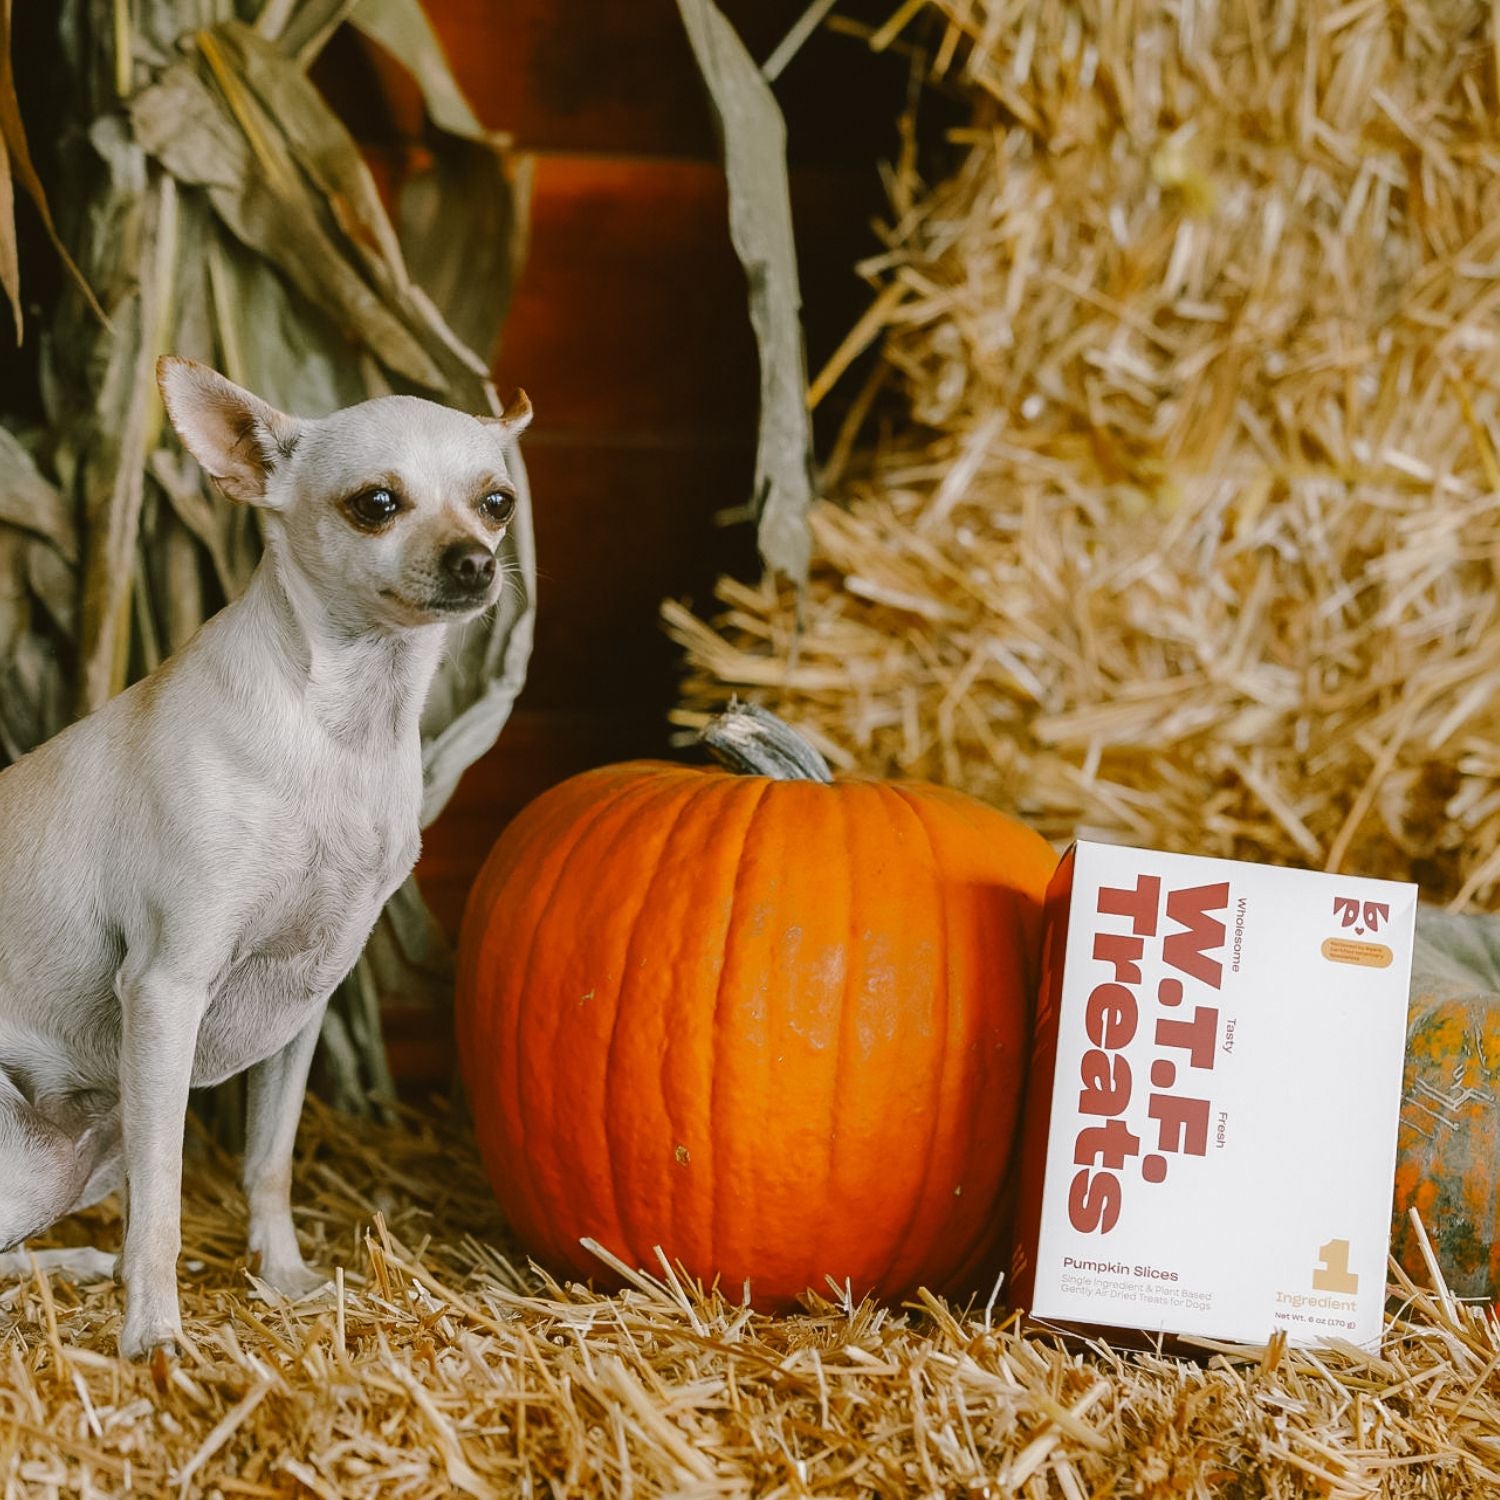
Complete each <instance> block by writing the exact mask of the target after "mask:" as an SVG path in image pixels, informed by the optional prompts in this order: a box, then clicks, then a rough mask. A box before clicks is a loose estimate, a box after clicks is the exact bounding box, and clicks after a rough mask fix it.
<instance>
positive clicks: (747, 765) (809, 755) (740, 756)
mask: <svg viewBox="0 0 1500 1500" xmlns="http://www.w3.org/2000/svg"><path fill="white" fill-rule="evenodd" d="M698 738H699V739H700V740H702V742H703V743H704V744H705V745H707V746H708V750H709V754H710V755H712V756H713V758H714V759H715V760H716V761H718V762H719V764H720V765H723V766H727V767H728V768H729V769H730V770H731V771H737V772H738V773H739V774H740V775H741V776H769V777H770V778H771V779H772V780H773V781H821V782H824V783H827V782H831V781H832V780H833V772H832V771H830V770H829V769H828V762H827V761H826V760H824V759H823V757H822V756H821V755H819V754H818V752H817V751H816V750H814V749H813V747H812V746H811V745H809V744H808V743H807V741H806V740H805V739H803V738H802V736H801V735H800V734H798V733H797V731H796V730H795V729H793V728H792V727H791V725H789V724H784V723H782V721H781V720H780V719H778V718H777V717H776V715H775V714H773V713H769V712H767V711H766V710H765V709H763V708H757V707H756V706H755V705H754V704H753V703H741V702H740V700H739V699H738V698H731V699H730V700H729V707H728V708H726V709H725V710H724V712H723V713H721V714H717V715H715V717H713V718H712V719H710V720H709V721H708V723H707V724H706V725H704V727H703V732H702V733H701V734H700V735H699V736H698Z"/></svg>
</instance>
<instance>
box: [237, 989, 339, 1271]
mask: <svg viewBox="0 0 1500 1500" xmlns="http://www.w3.org/2000/svg"><path fill="white" fill-rule="evenodd" d="M322 1025H323V1012H322V1010H321V1009H320V1010H319V1011H318V1013H317V1015H315V1016H314V1017H313V1018H312V1020H311V1021H309V1022H308V1023H307V1025H306V1026H304V1027H303V1028H302V1030H301V1031H300V1032H298V1033H297V1035H296V1036H295V1037H293V1038H292V1040H291V1041H290V1042H288V1043H287V1044H286V1046H285V1047H283V1048H282V1049H281V1051H280V1052H276V1053H273V1054H272V1055H271V1056H270V1057H268V1058H267V1059H266V1060H265V1061H264V1062H259V1063H256V1064H255V1066H254V1067H253V1068H251V1069H250V1087H249V1091H248V1092H249V1114H248V1118H247V1120H246V1127H245V1197H246V1198H247V1199H248V1200H249V1204H250V1252H251V1254H252V1255H254V1254H259V1256H260V1270H259V1275H260V1277H261V1279H262V1280H263V1281H267V1282H269V1283H270V1284H271V1285H272V1286H273V1287H275V1288H276V1290H277V1291H279V1292H284V1293H286V1295H287V1296H289V1297H300V1296H305V1295H306V1294H307V1293H308V1292H311V1291H314V1290H315V1289H316V1288H318V1287H319V1286H321V1285H322V1284H323V1282H324V1280H325V1278H324V1277H322V1276H319V1275H318V1273H317V1272H316V1271H312V1270H309V1269H308V1267H307V1265H306V1264H305V1263H304V1262H303V1259H302V1250H301V1247H300V1246H299V1245H298V1244H297V1231H296V1230H295V1229H294V1228H293V1227H292V1150H293V1147H294V1146H295V1145H296V1141H297V1121H298V1119H299V1118H300V1117H301V1114H302V1100H303V1096H304V1095H305V1094H306V1092H307V1070H308V1068H309V1067H310V1066H311V1065H312V1057H313V1051H314V1050H315V1049H316V1047H317V1045H318V1032H319V1031H320V1030H321V1028H322Z"/></svg>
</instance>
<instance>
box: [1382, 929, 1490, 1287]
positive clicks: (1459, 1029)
mask: <svg viewBox="0 0 1500 1500" xmlns="http://www.w3.org/2000/svg"><path fill="white" fill-rule="evenodd" d="M1419 930H1420V924H1419ZM1401 1099H1402V1103H1401V1128H1400V1132H1399V1135H1398V1138H1397V1150H1396V1203H1395V1209H1396V1212H1395V1221H1394V1223H1393V1224H1392V1240H1393V1244H1392V1251H1393V1253H1394V1254H1395V1256H1396V1258H1397V1259H1398V1260H1399V1261H1400V1262H1401V1265H1402V1267H1403V1268H1404V1269H1405V1271H1406V1272H1407V1274H1408V1275H1410V1276H1411V1277H1412V1279H1413V1280H1414V1281H1416V1283H1417V1284H1418V1285H1419V1286H1426V1285H1428V1284H1429V1281H1430V1277H1429V1275H1428V1272H1427V1268H1426V1265H1425V1263H1424V1261H1423V1259H1422V1253H1421V1247H1420V1245H1419V1243H1418V1240H1417V1236H1416V1233H1415V1231H1414V1230H1413V1229H1412V1227H1411V1222H1410V1219H1409V1217H1408V1211H1409V1210H1410V1209H1412V1208H1415V1209H1416V1210H1417V1212H1418V1213H1419V1214H1420V1215H1421V1218H1422V1226H1423V1228H1424V1229H1425V1230H1426V1231H1427V1235H1428V1238H1429V1239H1431V1241H1432V1246H1433V1250H1434V1251H1435V1252H1436V1254H1437V1261H1438V1265H1439V1266H1440V1267H1441V1268H1442V1271H1443V1276H1444V1279H1445V1280H1446V1281H1447V1283H1448V1285H1449V1287H1450V1289H1451V1290H1452V1291H1454V1292H1455V1293H1457V1294H1458V1295H1460V1296H1465V1297H1483V1296H1490V1297H1493V1296H1496V1295H1500V1004H1497V997H1496V995H1494V994H1493V993H1490V992H1488V991H1486V990H1481V989H1479V988H1478V986H1477V985H1476V986H1475V990H1474V992H1473V993H1472V994H1468V995H1459V994H1454V993H1452V992H1451V991H1445V989H1444V988H1443V987H1441V986H1438V987H1433V988H1429V987H1428V986H1426V985H1424V984H1421V983H1418V984H1416V985H1414V986H1413V990H1412V997H1411V1008H1410V1010H1409V1012H1408V1018H1407V1034H1406V1077H1405V1081H1404V1084H1403V1087H1402V1093H1401Z"/></svg>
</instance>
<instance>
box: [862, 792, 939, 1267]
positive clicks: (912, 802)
mask: <svg viewBox="0 0 1500 1500" xmlns="http://www.w3.org/2000/svg"><path fill="white" fill-rule="evenodd" d="M891 790H892V791H893V792H894V793H895V794H896V804H887V805H888V806H891V805H900V806H903V807H905V808H906V809H907V811H908V812H909V813H910V814H911V815H912V816H913V817H914V818H915V819H916V822H917V826H918V827H919V828H920V829H921V830H922V836H923V838H924V839H925V840H926V841H927V853H928V855H929V856H930V858H931V861H932V878H933V880H934V881H935V882H936V883H937V898H938V899H937V906H938V910H939V911H940V912H941V913H942V922H941V924H940V929H939V930H940V931H941V933H942V946H941V949H940V952H941V955H942V962H941V963H940V964H936V965H934V967H933V973H934V976H935V977H937V978H939V979H940V981H941V983H942V986H943V1004H942V1025H943V1034H942V1042H941V1043H940V1044H939V1045H938V1048H937V1054H938V1066H937V1078H936V1081H935V1087H934V1089H933V1095H932V1097H933V1100H934V1103H933V1107H932V1108H931V1109H930V1110H929V1111H928V1114H927V1147H926V1151H925V1153H924V1155H925V1157H926V1159H927V1161H928V1163H929V1165H930V1163H931V1160H932V1153H933V1147H934V1145H935V1143H936V1141H937V1131H938V1116H939V1113H940V1111H941V1108H942V1104H941V1101H942V1097H943V1084H944V1081H945V1080H946V1078H947V1076H948V1043H949V1039H950V1036H951V1034H952V1031H953V1027H952V1024H951V1023H952V1015H951V1014H950V1012H951V1010H952V1007H953V993H954V985H953V983H952V976H951V975H950V973H949V967H950V965H951V964H952V962H953V933H952V924H951V922H950V921H949V916H948V903H947V901H946V900H944V892H943V881H942V873H943V863H942V860H941V859H940V857H939V855H938V847H937V840H936V839H935V838H934V837H933V835H932V829H931V827H930V826H929V825H928V822H927V819H926V818H925V817H923V816H922V810H921V808H920V807H919V806H918V805H917V802H916V799H914V798H911V797H908V796H907V795H906V793H905V792H904V790H903V789H902V788H901V787H900V786H899V785H894V784H893V785H892V786H891ZM925 1207H926V1194H925V1193H924V1191H923V1189H922V1188H921V1187H920V1186H919V1187H918V1189H917V1191H916V1194H915V1195H914V1197H913V1199H912V1205H911V1212H910V1213H909V1214H908V1215H907V1218H906V1226H905V1228H903V1229H902V1231H901V1233H900V1235H899V1236H898V1237H897V1239H896V1242H895V1248H894V1249H893V1250H892V1252H891V1258H890V1262H889V1263H888V1264H887V1266H886V1268H885V1270H884V1271H883V1272H882V1274H881V1279H880V1285H881V1286H882V1288H885V1289H887V1290H890V1289H891V1288H889V1287H888V1286H887V1283H888V1282H889V1280H890V1277H891V1276H892V1274H893V1273H894V1272H895V1270H896V1268H897V1266H899V1265H900V1264H901V1262H902V1261H903V1259H904V1258H905V1256H906V1254H907V1252H908V1251H909V1250H910V1248H911V1246H910V1241H911V1237H912V1233H913V1231H914V1230H915V1228H916V1226H917V1224H918V1223H919V1222H921V1221H922V1219H923V1217H924V1216H923V1213H922V1210H923V1209H924V1208H925Z"/></svg>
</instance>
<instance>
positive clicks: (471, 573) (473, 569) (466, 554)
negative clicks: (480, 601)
mask: <svg viewBox="0 0 1500 1500" xmlns="http://www.w3.org/2000/svg"><path fill="white" fill-rule="evenodd" d="M443 572H445V573H446V574H447V575H448V577H449V578H451V579H452V580H453V582H454V583H456V584H457V585H458V586H459V587H460V588H463V589H471V590H475V591H477V590H479V589H483V588H488V587H489V586H490V584H491V583H492V582H494V578H495V557H494V554H493V553H492V552H491V551H490V550H489V549H488V548H487V547H481V546H479V544H478V543H477V542H454V544H453V545H452V546H451V547H449V548H448V550H447V551H446V552H444V553H443Z"/></svg>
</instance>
